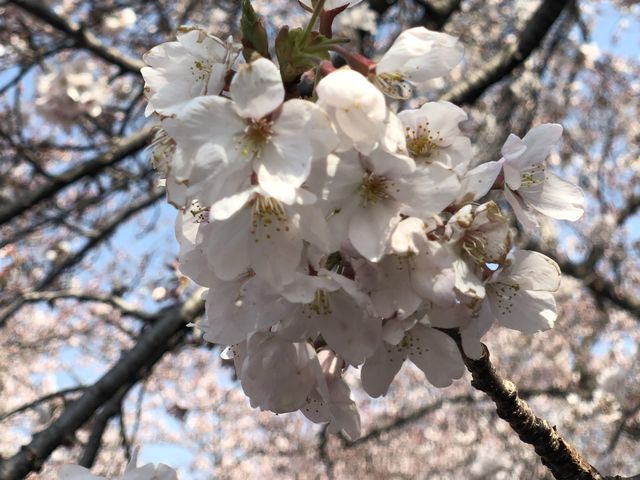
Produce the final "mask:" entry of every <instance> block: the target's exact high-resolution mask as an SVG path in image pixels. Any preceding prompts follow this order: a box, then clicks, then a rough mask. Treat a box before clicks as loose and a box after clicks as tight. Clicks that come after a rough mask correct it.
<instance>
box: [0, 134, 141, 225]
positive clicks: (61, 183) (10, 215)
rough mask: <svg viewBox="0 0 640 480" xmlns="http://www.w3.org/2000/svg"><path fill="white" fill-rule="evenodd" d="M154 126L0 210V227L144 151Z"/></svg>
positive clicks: (119, 142)
mask: <svg viewBox="0 0 640 480" xmlns="http://www.w3.org/2000/svg"><path fill="white" fill-rule="evenodd" d="M152 128H153V127H151V126H148V127H145V128H143V129H142V130H140V131H139V132H137V133H134V134H133V135H131V136H130V137H128V138H125V139H119V140H117V141H116V142H115V145H114V146H113V147H112V148H111V150H109V151H108V152H106V153H104V154H102V155H100V156H98V157H96V158H94V159H92V160H89V161H87V162H84V163H81V164H79V165H78V166H76V167H73V168H71V169H69V170H67V171H66V172H64V173H62V174H60V175H58V176H56V177H55V178H54V179H53V180H52V181H51V182H49V183H47V184H45V185H42V186H41V187H38V188H35V189H33V190H31V191H29V192H28V193H27V194H26V195H24V196H22V197H20V198H17V199H16V200H15V201H14V202H12V203H10V204H9V205H6V206H4V207H3V208H1V209H0V225H2V224H5V223H7V222H9V221H11V220H13V219H14V218H15V217H17V216H18V215H21V214H23V213H24V212H26V211H27V210H29V209H30V208H32V207H34V206H35V205H37V204H38V203H40V202H42V201H43V200H46V199H48V198H51V197H52V196H54V195H55V194H56V193H58V192H59V191H60V190H62V189H64V188H66V187H68V186H69V185H71V184H72V183H74V182H76V181H78V180H80V179H81V178H84V177H93V176H96V175H97V174H98V173H100V172H102V171H103V170H104V169H106V168H108V167H111V166H113V165H116V164H117V163H118V162H120V161H122V160H124V159H125V158H127V157H128V156H129V155H133V154H134V153H136V152H138V151H140V150H142V149H143V148H144V147H145V146H146V145H147V142H148V141H149V140H150V139H151V132H152Z"/></svg>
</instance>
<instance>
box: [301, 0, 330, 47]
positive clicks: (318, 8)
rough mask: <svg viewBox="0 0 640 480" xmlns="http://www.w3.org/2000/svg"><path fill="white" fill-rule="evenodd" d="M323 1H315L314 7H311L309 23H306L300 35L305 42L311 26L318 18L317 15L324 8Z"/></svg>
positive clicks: (311, 28)
mask: <svg viewBox="0 0 640 480" xmlns="http://www.w3.org/2000/svg"><path fill="white" fill-rule="evenodd" d="M325 1H326V0H318V3H316V7H315V8H314V9H313V13H312V14H311V18H310V19H309V23H308V24H307V27H306V28H305V29H304V34H303V35H302V40H303V42H305V41H306V40H307V38H309V35H310V34H311V31H312V30H313V26H314V25H315V23H316V20H318V17H319V16H320V12H322V9H323V8H324V2H325Z"/></svg>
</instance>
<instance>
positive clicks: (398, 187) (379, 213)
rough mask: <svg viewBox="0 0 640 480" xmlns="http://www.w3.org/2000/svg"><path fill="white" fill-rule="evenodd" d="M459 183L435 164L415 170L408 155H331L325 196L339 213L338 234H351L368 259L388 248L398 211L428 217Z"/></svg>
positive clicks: (331, 221) (335, 217) (446, 201)
mask: <svg viewBox="0 0 640 480" xmlns="http://www.w3.org/2000/svg"><path fill="white" fill-rule="evenodd" d="M458 189H459V182H458V180H457V177H456V175H455V173H453V171H451V170H449V169H447V168H446V167H444V166H442V165H440V164H438V163H434V164H432V165H429V166H428V167H426V168H422V169H419V170H416V166H415V163H414V161H413V160H412V159H411V158H409V157H407V156H405V155H392V154H389V153H387V152H385V151H384V150H380V149H378V150H376V151H374V152H372V153H371V155H370V156H368V157H365V156H363V155H361V154H359V153H357V152H355V151H353V150H352V151H350V152H346V153H343V154H341V155H340V156H339V157H338V156H336V155H330V156H329V157H328V158H327V164H326V183H325V186H324V189H323V197H322V198H323V200H324V201H325V202H326V204H327V205H329V208H330V210H333V211H335V212H336V213H335V214H334V215H332V216H331V217H330V218H329V224H330V225H331V228H332V232H333V233H334V235H336V236H337V238H340V239H344V238H348V239H349V241H350V242H351V244H352V245H353V246H354V247H355V248H356V250H358V252H360V254H362V255H363V256H364V257H365V258H367V259H368V260H370V261H379V260H380V259H381V258H382V256H383V255H384V254H385V253H386V252H387V251H388V248H389V243H390V240H391V235H392V232H393V230H394V228H395V227H396V225H397V224H398V223H399V222H400V220H401V217H400V214H404V215H411V216H417V217H430V216H432V215H434V214H436V213H438V212H440V211H441V210H442V209H443V208H445V207H446V206H447V205H448V204H449V203H450V202H451V201H452V200H454V199H455V197H456V195H457V193H458Z"/></svg>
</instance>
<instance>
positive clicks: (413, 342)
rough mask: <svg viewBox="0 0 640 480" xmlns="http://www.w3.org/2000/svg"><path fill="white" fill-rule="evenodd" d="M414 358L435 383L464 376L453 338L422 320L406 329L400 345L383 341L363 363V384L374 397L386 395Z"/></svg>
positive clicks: (439, 384) (449, 382)
mask: <svg viewBox="0 0 640 480" xmlns="http://www.w3.org/2000/svg"><path fill="white" fill-rule="evenodd" d="M407 358H408V359H409V360H411V361H412V362H413V363H414V364H415V365H416V366H417V367H418V368H419V369H420V370H422V371H423V372H424V374H425V376H426V377H427V380H429V382H431V383H432V384H433V385H434V386H436V387H446V386H449V385H451V383H452V382H453V380H455V379H457V378H460V377H462V375H463V373H464V364H463V363H462V358H461V357H460V354H459V353H458V349H457V347H456V344H455V343H454V341H453V340H452V339H451V338H449V336H447V335H446V334H445V333H443V332H440V331H439V330H435V329H433V328H431V327H429V326H426V325H423V324H420V323H418V324H416V325H415V326H414V327H413V328H411V330H409V331H407V332H406V334H405V335H404V336H403V337H402V340H400V342H398V344H397V345H393V344H390V343H387V342H383V343H382V344H381V345H380V347H379V348H378V349H377V350H376V352H375V353H374V354H373V355H372V356H371V357H369V358H368V359H367V361H366V362H365V364H364V365H363V366H362V372H361V374H360V377H361V379H362V387H363V388H364V389H365V391H366V392H367V393H368V394H369V395H371V396H372V397H379V396H381V395H386V393H387V391H388V390H389V385H390V384H391V382H392V381H393V378H394V377H395V376H396V374H397V373H398V372H399V371H400V368H401V367H402V364H403V363H404V361H405V360H406V359H407Z"/></svg>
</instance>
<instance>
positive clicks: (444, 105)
mask: <svg viewBox="0 0 640 480" xmlns="http://www.w3.org/2000/svg"><path fill="white" fill-rule="evenodd" d="M398 118H400V120H401V121H402V125H403V127H404V130H405V135H406V140H407V150H408V151H409V153H410V154H411V156H412V157H413V158H414V160H415V161H416V164H417V165H418V166H420V165H422V164H430V163H433V162H439V163H441V164H443V165H445V166H447V167H448V168H450V169H452V170H453V171H454V172H456V174H457V175H458V176H460V177H462V175H463V174H464V173H465V172H466V171H467V167H468V165H469V162H470V160H471V140H469V138H468V137H465V136H464V135H462V133H461V132H460V128H459V126H458V125H459V124H460V122H462V121H464V120H466V119H467V114H466V113H465V112H464V111H463V110H462V109H461V108H459V107H457V106H455V105H454V104H452V103H450V102H442V101H441V102H427V103H425V104H423V105H422V106H421V107H420V108H419V109H416V110H403V111H402V112H400V113H399V114H398Z"/></svg>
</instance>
